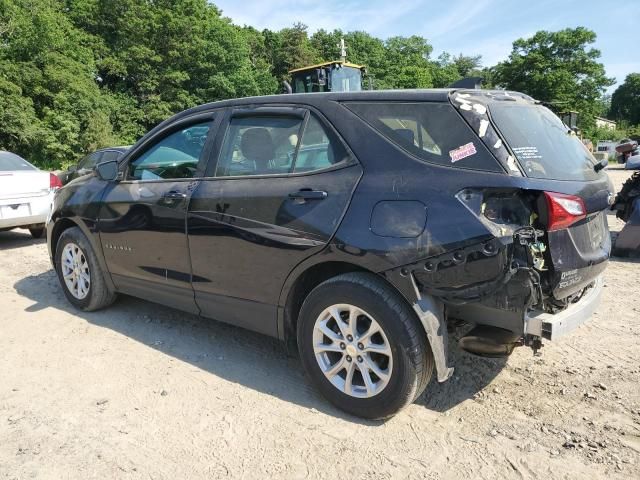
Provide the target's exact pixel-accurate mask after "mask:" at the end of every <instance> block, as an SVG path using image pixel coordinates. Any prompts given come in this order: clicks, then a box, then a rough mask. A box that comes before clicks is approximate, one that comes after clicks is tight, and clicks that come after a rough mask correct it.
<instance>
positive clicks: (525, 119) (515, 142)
mask: <svg viewBox="0 0 640 480" xmlns="http://www.w3.org/2000/svg"><path fill="white" fill-rule="evenodd" d="M489 111H490V112H491V117H492V119H493V121H494V122H495V124H496V126H497V127H498V129H499V130H500V132H501V133H502V135H503V136H504V138H505V140H506V141H507V143H508V144H509V146H510V147H511V150H513V152H514V153H515V155H516V158H517V159H518V162H519V163H520V165H521V166H522V168H523V169H524V171H525V174H526V175H527V176H528V177H532V178H544V179H553V180H577V181H586V180H594V179H596V178H598V176H599V174H598V173H597V172H596V171H595V170H594V169H593V166H594V165H595V163H596V161H595V159H594V158H593V156H592V155H591V153H590V152H589V151H588V150H587V148H586V147H585V146H584V145H583V144H582V142H581V141H580V139H579V138H578V137H577V136H576V135H575V134H574V133H573V132H572V131H571V130H570V129H569V128H568V127H567V126H566V125H564V124H563V123H562V121H561V120H560V119H559V118H558V117H557V116H556V115H554V114H553V113H552V112H551V111H550V110H549V109H548V108H546V107H543V106H540V105H522V104H519V105H518V104H508V103H497V104H491V105H490V106H489Z"/></svg>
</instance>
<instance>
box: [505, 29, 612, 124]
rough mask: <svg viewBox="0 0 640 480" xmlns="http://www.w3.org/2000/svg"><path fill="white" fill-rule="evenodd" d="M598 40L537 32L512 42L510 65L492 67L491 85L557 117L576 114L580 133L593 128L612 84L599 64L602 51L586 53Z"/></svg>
mask: <svg viewBox="0 0 640 480" xmlns="http://www.w3.org/2000/svg"><path fill="white" fill-rule="evenodd" d="M595 40H596V34H595V33H594V32H592V31H591V30H588V29H586V28H584V27H578V28H575V29H572V28H566V29H564V30H560V31H557V32H547V31H544V30H542V31H539V32H537V33H536V34H535V35H533V37H531V38H528V39H523V38H521V39H518V40H516V41H515V42H513V50H512V51H511V54H510V55H509V59H508V60H506V61H505V62H502V63H499V64H498V65H496V66H495V68H494V71H493V81H494V82H495V83H496V84H498V85H500V86H503V87H505V88H508V89H511V90H517V91H520V92H524V93H527V94H528V95H531V96H532V97H534V98H536V99H537V100H540V101H542V102H545V103H547V104H549V105H550V106H551V107H552V108H553V109H554V110H555V111H556V112H563V111H577V112H579V113H580V117H579V119H580V121H581V124H582V126H583V128H588V127H591V126H592V125H593V117H594V116H595V115H596V114H597V113H598V107H597V101H598V99H599V98H600V97H601V96H602V94H603V93H604V90H605V89H606V87H608V86H611V85H613V83H614V80H613V79H611V78H608V77H607V76H606V75H605V70H604V66H603V65H602V64H601V63H599V62H598V59H599V58H600V51H598V50H596V49H594V48H588V46H589V45H591V44H593V43H594V42H595Z"/></svg>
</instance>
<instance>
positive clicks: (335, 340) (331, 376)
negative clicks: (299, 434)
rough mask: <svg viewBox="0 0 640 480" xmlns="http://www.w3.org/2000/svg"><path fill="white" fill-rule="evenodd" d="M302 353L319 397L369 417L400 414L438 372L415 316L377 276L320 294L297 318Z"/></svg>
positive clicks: (333, 284)
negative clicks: (432, 374)
mask: <svg viewBox="0 0 640 480" xmlns="http://www.w3.org/2000/svg"><path fill="white" fill-rule="evenodd" d="M298 348H299V351H300V356H301V358H302V363H303V365H304V368H305V370H306V372H307V373H308V375H309V376H310V377H311V380H312V381H313V383H314V384H315V385H316V386H317V388H318V389H319V390H320V391H321V392H322V394H323V395H324V396H325V397H327V399H328V400H329V401H331V402H332V403H333V404H335V405H336V406H337V407H339V408H341V409H342V410H345V411H347V412H349V413H351V414H353V415H356V416H359V417H364V418H371V419H380V418H387V417H390V416H392V415H394V414H395V413H397V412H398V411H399V410H400V409H402V408H403V407H405V406H406V405H408V404H409V403H411V402H413V401H414V400H415V399H416V398H417V397H418V396H419V395H420V394H421V393H422V392H423V391H424V389H425V388H426V386H427V383H428V382H429V379H430V377H431V373H432V371H433V356H432V354H431V349H430V347H429V345H428V343H427V340H426V335H425V334H424V331H423V329H422V326H421V325H420V323H419V320H418V319H417V317H416V315H415V313H414V312H413V310H412V309H411V308H410V307H409V305H407V303H406V301H405V300H404V299H403V298H402V297H401V296H400V295H399V294H398V293H397V292H396V291H394V290H393V289H392V288H391V287H390V286H388V285H387V284H386V283H385V282H384V281H383V280H382V279H381V278H379V277H377V276H375V275H373V274H367V273H349V274H344V275H340V276H337V277H335V278H332V279H330V280H327V281H326V282H324V283H322V284H320V285H319V286H318V287H316V288H315V289H314V290H313V291H312V292H311V293H310V294H309V296H308V297H307V298H306V299H305V301H304V304H303V305H302V309H301V311H300V316H299V324H298Z"/></svg>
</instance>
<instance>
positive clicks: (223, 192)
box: [188, 107, 362, 336]
mask: <svg viewBox="0 0 640 480" xmlns="http://www.w3.org/2000/svg"><path fill="white" fill-rule="evenodd" d="M216 143H217V144H218V147H217V152H218V155H217V158H212V159H211V164H210V166H209V167H208V169H207V178H205V179H203V180H202V182H201V183H200V185H199V186H198V188H197V189H196V191H195V192H194V193H193V196H192V199H191V202H190V204H189V212H188V232H189V250H190V254H191V262H192V265H193V288H194V291H195V298H196V302H197V304H198V306H199V307H200V309H201V311H202V313H203V314H204V315H207V316H210V317H213V318H216V319H218V320H222V321H226V322H229V323H233V324H236V325H240V326H243V327H246V328H250V329H252V330H256V331H260V332H262V333H266V334H269V335H274V336H275V335H276V333H277V332H276V313H277V312H276V309H277V303H278V298H279V295H280V291H281V289H282V286H283V284H284V281H285V279H286V277H287V275H288V274H289V273H290V272H291V270H292V269H293V268H294V267H295V266H296V265H297V264H298V263H300V262H301V261H303V260H304V259H305V258H307V257H309V256H311V255H313V254H314V253H317V252H319V251H320V250H322V248H323V247H324V246H325V245H326V244H327V243H328V242H329V240H330V239H331V237H332V236H333V234H334V233H335V231H336V229H337V227H338V225H339V223H340V220H341V219H342V216H343V214H344V212H345V210H346V208H347V206H348V204H349V201H350V198H351V195H352V192H353V190H354V188H355V186H356V184H357V182H358V180H359V178H360V176H361V173H362V170H361V167H360V166H359V165H358V164H357V162H356V161H355V159H354V157H353V155H352V154H351V153H350V152H349V150H348V148H347V147H346V146H345V144H344V143H343V142H342V140H341V139H340V138H339V136H338V135H337V133H336V132H335V131H334V130H333V129H332V127H331V126H330V125H329V123H328V122H327V121H326V119H324V118H323V117H322V116H321V115H319V114H318V113H317V112H311V111H309V110H307V109H304V108H293V107H291V108H288V107H278V108H254V109H236V110H233V111H230V112H229V113H228V119H227V120H226V121H225V128H224V129H223V128H221V132H220V134H219V138H218V141H217V142H216Z"/></svg>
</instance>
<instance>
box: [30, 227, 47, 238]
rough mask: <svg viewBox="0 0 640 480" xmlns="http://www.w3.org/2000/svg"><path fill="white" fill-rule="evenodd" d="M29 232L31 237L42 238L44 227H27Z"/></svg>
mask: <svg viewBox="0 0 640 480" xmlns="http://www.w3.org/2000/svg"><path fill="white" fill-rule="evenodd" d="M29 233H31V236H32V237H33V238H42V234H43V233H44V227H34V228H30V229H29Z"/></svg>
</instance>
